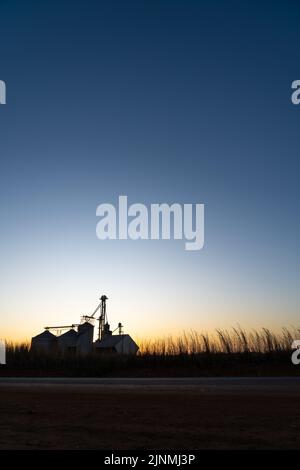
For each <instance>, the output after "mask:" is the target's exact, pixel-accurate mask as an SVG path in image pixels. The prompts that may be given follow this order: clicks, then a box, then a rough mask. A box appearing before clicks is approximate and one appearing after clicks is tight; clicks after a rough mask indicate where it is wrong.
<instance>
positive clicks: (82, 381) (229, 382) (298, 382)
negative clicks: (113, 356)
mask: <svg viewBox="0 0 300 470" xmlns="http://www.w3.org/2000/svg"><path fill="white" fill-rule="evenodd" d="M8 384H10V385H13V384H18V385H34V384H36V385H102V386H143V387H144V386H171V385H172V386H200V387H220V388H223V387H237V388H239V387H264V388H265V387H267V388H270V389H272V388H273V387H288V388H299V387H300V377H158V378H153V377H151V378H132V377H130V378H126V377H121V378H119V377H105V378H102V377H101V378H98V377H88V378H86V377H0V386H1V385H8Z"/></svg>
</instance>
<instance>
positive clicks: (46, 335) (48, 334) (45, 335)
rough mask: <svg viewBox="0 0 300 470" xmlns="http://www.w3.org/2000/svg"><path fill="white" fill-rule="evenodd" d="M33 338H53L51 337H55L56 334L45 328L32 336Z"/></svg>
mask: <svg viewBox="0 0 300 470" xmlns="http://www.w3.org/2000/svg"><path fill="white" fill-rule="evenodd" d="M34 338H41V339H53V338H56V336H55V335H54V334H53V333H51V332H50V331H48V330H45V331H43V332H42V333H40V334H39V335H36V336H34Z"/></svg>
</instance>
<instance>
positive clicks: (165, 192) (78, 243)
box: [0, 0, 300, 340]
mask: <svg viewBox="0 0 300 470" xmlns="http://www.w3.org/2000/svg"><path fill="white" fill-rule="evenodd" d="M299 24H300V4H299V2H297V1H293V0H290V1H287V2H274V1H253V0H252V1H247V0H245V1H243V2H240V1H233V0H228V1H226V2H225V1H224V0H223V1H221V0H219V1H208V0H207V1H192V0H191V1H186V0H180V1H178V0H175V1H174V0H172V1H171V0H161V1H149V0H148V1H145V0H138V1H133V0H128V1H126V2H124V1H116V0H112V1H107V2H105V1H103V2H98V1H93V0H90V1H89V2H86V1H83V0H82V1H78V0H73V1H68V0H59V1H58V0H51V1H49V0H44V1H43V2H40V1H37V0H36V1H33V0H28V1H26V2H24V1H21V0H19V1H17V0H10V1H8V0H2V1H1V0H0V57H1V62H0V79H1V80H4V81H5V82H6V86H7V104H6V105H1V106H0V217H1V222H0V224H1V225H0V227H1V232H0V260H1V269H0V337H2V338H6V339H12V340H23V339H30V337H31V336H33V335H35V334H37V333H39V332H41V331H42V330H43V327H44V326H49V325H50V326H51V325H57V324H58V325H60V324H63V325H65V324H71V323H77V322H78V321H79V319H80V316H81V315H83V314H90V313H91V312H92V311H93V310H94V308H95V307H96V305H97V303H98V299H99V297H100V296H101V295H102V294H106V295H107V297H108V304H107V312H108V319H109V322H110V323H111V326H112V327H113V328H114V327H116V326H117V323H118V322H119V321H121V322H122V323H123V324H124V327H125V332H127V333H130V334H131V335H132V336H133V337H156V336H164V335H168V334H177V333H180V332H182V331H183V330H185V331H189V330H190V329H196V330H206V331H210V330H213V329H214V328H217V327H222V328H229V327H231V326H236V325H237V324H240V325H242V326H243V327H245V328H260V327H262V326H267V327H270V328H274V329H277V328H280V327H281V326H289V325H299V315H298V313H299V270H300V268H299V266H300V263H299V261H300V256H299V240H300V233H299V232H300V221H299V196H300V185H299V170H300V163H299V137H298V136H299V126H300V106H295V105H293V104H292V102H291V93H292V91H291V83H292V81H293V80H296V79H300V66H299V64H300V52H299V41H300V30H299ZM119 195H127V196H128V202H129V204H132V203H136V202H139V203H143V204H145V205H149V204H154V203H163V202H164V203H168V204H171V203H174V202H177V203H180V204H183V203H194V204H195V203H202V204H205V244H204V248H203V249H202V250H200V251H194V252H189V251H185V250H184V241H181V240H137V241H133V240H105V241H103V240H99V239H97V237H96V224H97V221H98V219H97V217H96V208H97V206H98V205H99V204H101V203H111V204H115V205H117V202H118V196H119Z"/></svg>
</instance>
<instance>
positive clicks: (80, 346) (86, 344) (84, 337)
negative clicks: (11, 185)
mask: <svg viewBox="0 0 300 470" xmlns="http://www.w3.org/2000/svg"><path fill="white" fill-rule="evenodd" d="M93 339H94V325H92V324H91V323H89V322H87V321H85V322H84V323H82V324H81V325H78V333H77V341H76V346H77V351H78V352H79V353H81V354H88V353H91V352H92V351H93Z"/></svg>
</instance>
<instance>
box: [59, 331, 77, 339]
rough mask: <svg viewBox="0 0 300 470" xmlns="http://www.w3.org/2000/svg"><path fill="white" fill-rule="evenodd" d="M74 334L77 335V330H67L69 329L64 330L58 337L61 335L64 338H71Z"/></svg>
mask: <svg viewBox="0 0 300 470" xmlns="http://www.w3.org/2000/svg"><path fill="white" fill-rule="evenodd" d="M75 336H77V332H76V331H75V330H69V331H66V332H65V333H63V334H62V335H60V336H59V337H60V338H61V337H64V338H66V337H70V338H72V337H75Z"/></svg>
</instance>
